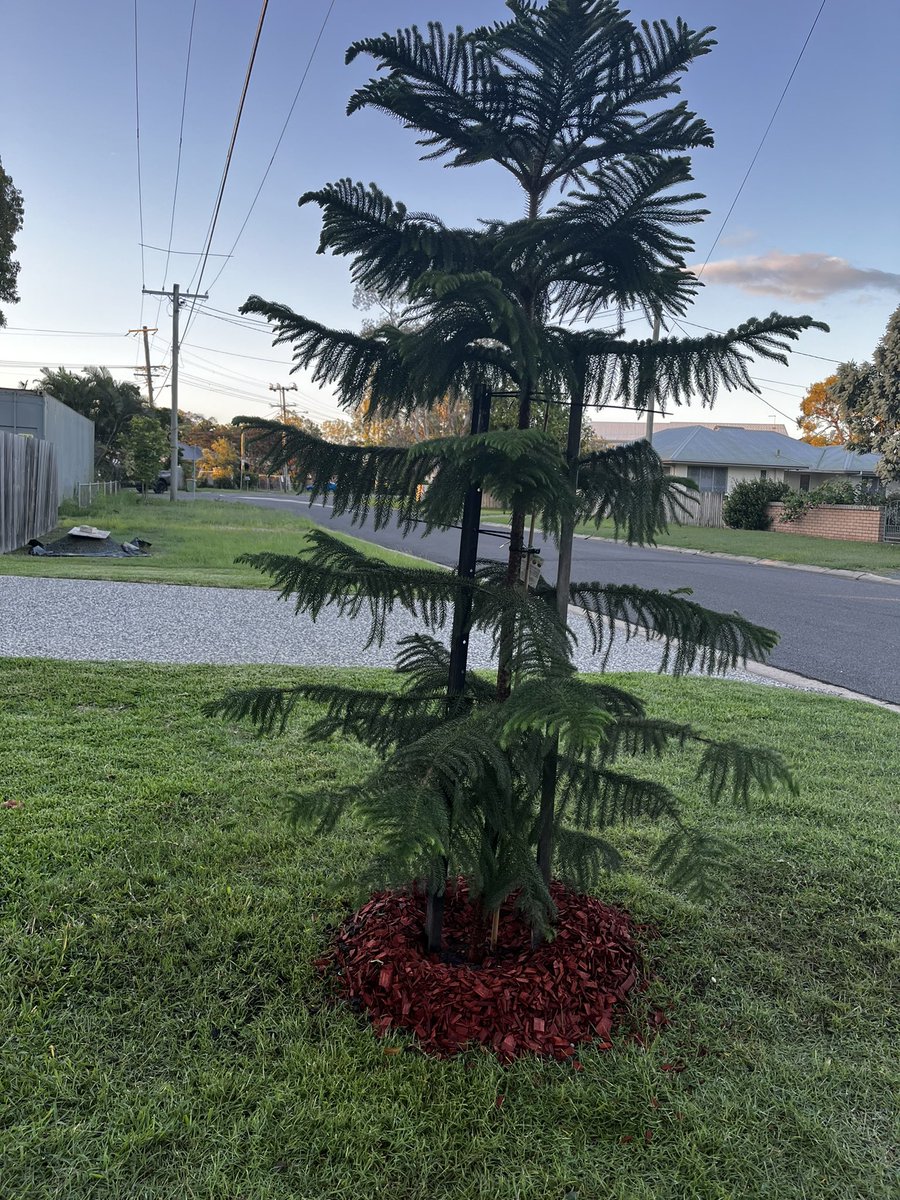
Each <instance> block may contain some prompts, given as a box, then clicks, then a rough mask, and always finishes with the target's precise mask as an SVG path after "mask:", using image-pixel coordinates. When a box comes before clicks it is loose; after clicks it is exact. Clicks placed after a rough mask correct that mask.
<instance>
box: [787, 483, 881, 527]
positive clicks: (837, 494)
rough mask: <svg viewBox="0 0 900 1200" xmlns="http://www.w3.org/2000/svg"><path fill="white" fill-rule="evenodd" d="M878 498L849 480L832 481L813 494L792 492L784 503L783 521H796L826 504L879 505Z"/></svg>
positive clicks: (813, 491) (815, 489)
mask: <svg viewBox="0 0 900 1200" xmlns="http://www.w3.org/2000/svg"><path fill="white" fill-rule="evenodd" d="M877 502H878V500H877V497H874V498H873V497H872V496H871V495H869V494H868V493H867V492H865V491H864V490H863V489H862V488H859V487H857V486H856V485H854V484H853V483H852V482H851V481H850V480H849V479H832V480H831V481H830V482H829V483H823V484H821V485H820V486H819V487H817V488H813V490H812V491H811V492H792V493H791V494H790V496H788V497H787V499H786V500H785V502H784V512H783V513H782V514H781V520H782V521H796V520H798V518H800V517H802V516H803V515H804V513H808V512H809V511H810V509H813V508H821V507H822V506H823V505H825V504H872V503H877Z"/></svg>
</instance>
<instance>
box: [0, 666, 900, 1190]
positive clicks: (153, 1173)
mask: <svg viewBox="0 0 900 1200" xmlns="http://www.w3.org/2000/svg"><path fill="white" fill-rule="evenodd" d="M301 674H303V673H302V672H299V671H292V670H289V669H285V668H281V667H279V668H277V669H266V668H214V667H201V666H195V667H180V668H174V667H148V666H125V665H121V664H109V665H95V664H61V663H57V662H51V661H26V660H5V661H3V662H2V663H0V695H2V697H3V701H2V705H0V792H2V796H0V799H2V800H4V801H6V802H14V803H15V805H16V807H0V823H2V827H3V828H2V832H0V846H2V847H3V852H2V872H0V888H2V905H0V954H2V960H3V961H2V969H0V1003H2V1006H3V1008H2V1011H3V1041H2V1061H0V1078H2V1079H3V1090H2V1098H0V1162H2V1164H3V1166H2V1171H0V1175H2V1180H3V1185H2V1188H0V1194H2V1195H4V1196H7V1195H8V1196H10V1197H13V1196H15V1197H32V1196H33V1197H41V1198H42V1200H43V1198H48V1197H60V1198H62V1197H64V1198H65V1200H82V1198H85V1200H86V1198H87V1197H90V1198H91V1200H97V1198H103V1200H106V1198H112V1197H115V1198H116V1200H122V1198H124V1197H135V1198H136V1197H140V1198H141V1200H145V1198H146V1200H151V1198H153V1200H156V1198H159V1200H163V1198H165V1200H171V1197H174V1196H178V1197H179V1200H195V1198H196V1200H199V1198H201V1197H202V1198H203V1200H210V1198H216V1200H226V1198H229V1200H234V1198H236V1197H241V1198H242V1200H287V1198H288V1197H292V1198H293V1197H303V1198H304V1200H326V1198H327V1200H351V1198H354V1200H356V1198H358V1197H361V1196H365V1197H367V1198H369V1197H371V1198H373V1200H426V1198H427V1200H468V1198H470V1197H472V1198H477V1200H488V1198H490V1200H611V1198H618V1200H714V1198H715V1200H723V1198H726V1197H753V1198H754V1200H762V1198H766V1200H776V1198H777V1200H793V1198H797V1200H799V1198H800V1197H804V1198H812V1197H815V1198H816V1200H831V1198H833V1200H849V1198H852V1197H860V1198H861V1197H865V1198H866V1200H887V1197H889V1196H893V1195H895V1194H896V1193H895V1191H894V1190H893V1186H894V1184H895V1183H896V1175H895V1174H894V1172H895V1171H896V1167H897V1162H896V1158H895V1157H892V1156H891V1155H892V1151H891V1148H890V1147H891V1145H892V1139H891V1120H892V1112H895V1106H896V1097H897V1094H898V1087H900V1072H898V1067H897V1059H896V1044H897V1043H896V1040H895V1039H896V1009H895V1007H894V1004H893V999H895V993H892V981H891V970H892V964H895V963H896V935H897V929H896V920H895V916H896V911H897V903H896V901H897V896H896V863H897V851H898V845H897V836H896V825H895V820H896V779H895V772H894V769H893V767H892V766H891V764H892V762H894V763H895V761H896V745H897V734H898V730H900V724H898V718H897V717H896V716H894V715H893V714H891V713H886V712H882V711H879V710H877V709H873V708H871V707H869V706H864V705H857V704H853V703H850V702H846V701H840V700H835V699H830V698H823V697H818V696H811V695H804V694H796V693H791V692H787V691H783V690H780V689H775V688H765V687H747V686H741V685H737V684H729V683H724V682H709V681H697V680H681V681H675V680H671V679H664V678H656V677H648V676H637V677H632V678H631V679H630V680H629V683H630V685H632V686H634V687H635V689H636V690H639V691H640V692H641V693H642V694H643V695H644V696H645V698H646V699H647V700H648V702H650V703H651V705H652V707H653V709H654V711H656V712H658V713H664V714H665V715H667V716H670V717H672V718H673V719H683V718H689V719H691V720H692V721H693V722H694V723H695V724H696V725H697V726H698V727H700V728H703V729H705V730H706V731H708V732H709V733H712V734H718V735H719V736H729V735H730V732H731V731H732V730H733V729H735V728H739V729H740V730H741V734H742V736H743V737H744V738H746V739H747V740H750V741H756V742H760V743H764V744H767V745H771V746H774V747H776V748H779V749H781V750H782V751H783V752H784V753H785V754H786V755H787V756H788V758H789V760H790V761H791V762H792V764H793V766H794V768H795V770H796V773H797V776H798V779H799V782H800V784H801V788H802V791H801V794H800V796H799V797H790V796H779V797H777V798H774V799H769V800H767V801H765V802H762V803H758V804H757V806H756V808H755V811H754V812H753V813H752V815H750V816H749V817H748V816H743V815H739V814H736V813H734V812H733V811H732V810H731V809H730V808H729V807H727V806H725V807H721V808H719V809H716V810H712V809H710V808H709V807H708V806H707V805H706V803H705V802H701V801H700V799H699V798H696V797H694V798H693V799H690V797H691V796H692V792H693V789H692V774H691V766H690V764H689V763H686V762H685V761H684V760H683V757H682V756H680V755H679V756H678V757H677V758H675V757H672V758H665V759H663V760H662V761H661V762H660V763H659V764H657V768H658V771H659V774H660V777H664V778H666V779H667V780H668V781H669V782H671V783H673V784H675V785H676V786H678V788H679V790H680V791H681V792H682V793H683V794H684V795H686V796H687V797H689V801H688V805H687V807H688V810H689V811H690V815H691V816H692V818H693V819H694V820H695V821H699V822H703V823H704V824H706V825H708V826H709V827H710V828H711V829H713V830H714V831H715V832H717V833H719V834H722V835H724V836H726V837H729V838H730V839H731V840H732V841H733V842H734V844H735V846H736V848H737V857H736V862H735V864H734V866H733V867H732V869H731V871H730V872H729V873H728V874H726V875H725V876H724V878H723V883H722V890H721V893H720V895H719V896H718V898H717V899H716V900H715V901H714V902H712V903H710V904H708V905H706V906H705V907H703V908H699V907H696V906H694V905H691V904H688V903H686V902H685V901H684V900H682V899H680V898H679V897H678V896H675V895H673V894H671V893H669V892H668V891H666V890H665V889H664V888H663V887H661V886H660V885H659V884H658V883H656V882H654V881H652V880H649V879H648V878H646V877H644V876H642V875H641V874H639V873H638V871H637V870H636V868H637V866H638V864H639V863H641V862H643V861H644V860H645V858H646V856H647V854H648V852H649V850H650V849H651V848H652V845H653V844H654V841H655V838H656V836H657V835H656V832H655V831H654V830H653V829H652V828H651V827H648V826H646V825H635V826H634V827H631V828H627V829H623V830H622V831H621V832H620V835H619V843H620V846H621V848H622V849H623V851H624V853H625V855H626V860H627V862H628V864H629V866H630V870H629V871H626V873H624V874H622V875H620V876H617V877H616V878H615V879H613V880H611V881H610V885H609V888H608V890H607V892H606V895H607V897H609V898H611V899H613V900H615V901H618V902H620V903H624V904H627V905H628V906H630V907H631V909H632V910H633V911H634V912H635V914H636V915H637V916H638V918H640V919H641V920H642V921H646V922H649V923H652V924H653V925H655V926H656V927H657V928H658V929H659V931H660V932H659V936H658V937H657V938H656V939H655V940H653V941H652V942H650V943H649V950H650V954H651V955H652V959H653V961H654V965H655V969H656V973H657V976H658V978H657V982H656V983H655V984H654V985H653V993H652V1000H653V1002H654V1003H664V1004H668V1005H670V1006H671V1018H672V1024H671V1026H670V1027H669V1028H668V1029H667V1030H665V1032H664V1033H663V1035H662V1036H661V1037H660V1038H659V1040H658V1041H657V1042H656V1043H655V1044H654V1045H653V1046H651V1047H649V1048H647V1049H642V1048H641V1047H638V1046H634V1045H631V1046H626V1045H622V1046H620V1047H619V1048H617V1049H616V1050H615V1051H614V1052H612V1053H608V1054H602V1053H598V1052H594V1051H590V1050H586V1051H585V1052H583V1053H581V1054H580V1055H579V1058H580V1061H581V1063H582V1065H583V1069H582V1070H581V1071H573V1070H572V1068H571V1067H566V1066H562V1065H560V1064H553V1063H544V1062H539V1061H535V1060H523V1061H521V1062H519V1063H517V1064H515V1065H514V1066H512V1067H510V1068H508V1069H504V1068H501V1067H499V1066H498V1065H497V1063H496V1062H495V1061H494V1060H493V1059H492V1058H490V1057H488V1056H485V1055H483V1054H475V1053H473V1054H470V1055H468V1056H463V1057H461V1058H458V1059H455V1060H451V1061H447V1062H435V1061H432V1060H429V1059H425V1058H424V1057H422V1056H421V1055H419V1054H417V1053H400V1054H388V1053H385V1051H386V1049H394V1048H396V1047H400V1046H402V1045H404V1043H403V1042H401V1041H399V1040H395V1041H392V1042H388V1043H385V1042H381V1041H379V1040H378V1039H376V1038H375V1037H374V1036H373V1035H372V1034H371V1033H370V1031H369V1030H368V1029H367V1028H366V1027H365V1025H364V1024H363V1023H362V1021H361V1020H360V1019H359V1018H358V1017H357V1016H355V1015H354V1014H353V1013H352V1012H350V1011H348V1010H347V1009H345V1008H343V1007H331V1006H330V1005H329V1004H328V996H329V990H328V987H327V985H326V984H324V983H323V982H322V981H321V980H319V979H318V978H317V976H316V973H315V970H314V966H313V963H314V960H315V958H316V956H317V955H318V954H319V953H320V951H321V949H322V947H323V946H324V945H325V942H326V939H327V936H328V933H327V931H328V929H329V927H331V926H333V925H334V924H335V923H336V922H338V921H340V920H341V918H342V917H343V915H344V914H345V912H346V911H347V910H348V906H349V902H350V897H349V896H347V895H345V894H340V893H338V894H334V893H333V892H332V891H331V890H330V886H329V885H330V883H331V881H332V880H333V879H334V877H335V876H336V875H337V874H338V873H339V872H341V871H342V870H343V869H344V868H345V867H346V866H347V865H350V866H351V867H352V865H353V863H354V862H356V861H358V860H359V859H360V858H361V857H362V856H363V855H364V854H366V853H367V851H368V850H369V848H370V847H369V842H368V838H367V832H366V830H365V829H364V828H362V827H348V828H344V829H342V830H341V831H340V832H339V833H338V834H336V835H334V836H329V837H326V838H320V839H313V838H311V837H309V836H307V835H303V834H299V835H298V834H297V833H295V832H293V831H292V830H291V829H290V827H289V826H288V825H287V824H286V823H285V821H284V820H283V817H282V811H281V805H280V802H279V796H280V794H281V792H282V791H283V790H286V789H287V788H289V787H290V786H291V784H292V783H293V782H294V781H297V780H302V781H303V782H304V784H309V783H311V782H316V781H318V782H319V783H320V784H321V786H322V787H324V788H330V787H335V786H340V785H341V784H344V783H347V782H348V781H350V780H352V779H353V778H355V777H356V776H357V775H358V774H359V773H360V772H361V771H362V770H364V769H365V767H366V765H367V761H368V760H367V756H366V754H365V753H364V752H363V751H362V750H361V749H359V748H358V747H356V746H354V745H353V744H349V743H343V742H340V741H336V742H334V743H331V744H330V745H328V746H327V747H322V746H316V747H311V746H306V745H304V744H303V742H302V741H301V740H300V739H299V736H298V735H297V734H296V733H291V734H289V735H287V736H286V737H284V738H282V739H278V740H274V741H269V740H256V739H255V738H254V737H252V736H251V734H250V733H249V732H248V731H247V730H245V729H243V728H233V727H229V726H228V725H226V724H223V723H221V722H218V721H209V720H206V719H204V718H203V717H202V716H201V714H200V711H199V710H200V704H201V701H202V699H203V698H205V697H209V696H212V695H216V694H218V693H219V692H220V691H221V690H223V689H224V688H225V687H226V686H228V685H229V684H235V683H238V682H241V683H246V682H248V681H250V680H257V681H260V682H263V681H271V682H275V681H276V680H277V682H279V683H286V682H288V681H289V680H290V679H292V678H294V677H298V676H300V675H301ZM307 674H308V673H307ZM328 677H329V678H333V677H334V672H329V675H328ZM344 677H345V678H346V679H350V678H353V677H356V678H358V679H362V678H363V677H365V678H366V681H367V682H370V683H371V681H372V678H373V676H372V673H365V672H356V673H350V672H347V673H344ZM309 711H310V710H306V712H307V715H308V713H309ZM892 995H893V999H892ZM671 1066H679V1067H680V1066H683V1070H667V1069H666V1068H667V1067H671ZM893 1144H894V1145H896V1141H894V1143H893Z"/></svg>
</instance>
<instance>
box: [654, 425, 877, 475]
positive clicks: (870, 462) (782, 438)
mask: <svg viewBox="0 0 900 1200" xmlns="http://www.w3.org/2000/svg"><path fill="white" fill-rule="evenodd" d="M653 448H654V450H656V452H657V454H659V456H660V458H661V459H662V460H663V462H669V463H696V464H697V465H703V464H709V465H714V466H720V467H726V466H729V467H762V468H767V469H768V468H774V469H780V470H784V471H823V472H824V471H827V472H833V473H835V474H846V475H857V474H866V475H871V474H873V473H874V471H875V466H876V464H877V462H878V460H879V459H880V457H881V455H879V454H857V453H856V452H855V451H853V450H847V449H846V448H845V447H844V446H810V445H809V444H808V443H807V442H800V441H797V439H796V438H791V437H787V436H786V435H785V434H783V433H770V432H768V431H765V430H751V429H740V428H735V429H726V428H723V427H722V426H719V427H718V428H717V429H707V428H704V427H703V426H701V425H692V426H689V427H688V428H686V429H661V430H660V431H659V432H658V433H654V435H653Z"/></svg>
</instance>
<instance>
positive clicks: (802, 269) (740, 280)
mask: <svg viewBox="0 0 900 1200" xmlns="http://www.w3.org/2000/svg"><path fill="white" fill-rule="evenodd" d="M694 270H695V271H696V270H699V268H697V267H695V268H694ZM703 281H704V282H705V283H727V284H731V286H732V287H737V288H740V289H741V290H742V291H745V292H754V293H757V294H762V295H775V296H789V297H791V298H792V299H794V300H822V299H824V297H826V296H834V295H836V294H837V293H838V292H857V291H866V290H869V289H871V288H878V289H881V290H886V291H895V292H900V275H895V274H894V273H893V272H891V271H879V270H876V269H875V268H874V267H854V266H853V265H852V264H851V263H849V262H847V260H846V259H845V258H837V257H836V256H835V255H833V254H784V253H782V251H780V250H770V251H769V253H768V254H762V255H759V256H751V257H748V258H729V259H722V260H721V261H720V262H712V263H709V264H708V266H707V267H706V268H705V269H704V271H703Z"/></svg>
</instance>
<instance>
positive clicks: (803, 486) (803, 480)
mask: <svg viewBox="0 0 900 1200" xmlns="http://www.w3.org/2000/svg"><path fill="white" fill-rule="evenodd" d="M800 491H801V492H808V491H809V476H808V475H801V476H800Z"/></svg>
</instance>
